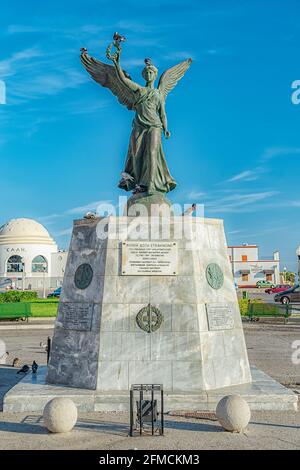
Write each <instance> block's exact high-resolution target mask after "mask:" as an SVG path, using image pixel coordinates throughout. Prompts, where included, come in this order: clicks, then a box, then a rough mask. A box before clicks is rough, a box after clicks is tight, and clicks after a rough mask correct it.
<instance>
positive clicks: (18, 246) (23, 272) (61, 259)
mask: <svg viewBox="0 0 300 470" xmlns="http://www.w3.org/2000/svg"><path fill="white" fill-rule="evenodd" d="M66 260H67V252H65V251H59V250H58V247H57V244H56V242H55V241H54V240H53V238H52V237H51V236H50V234H49V232H48V231H47V230H46V228H45V227H44V226H43V225H41V224H40V223H39V222H36V221H35V220H32V219H12V220H10V221H9V222H7V223H6V224H4V225H2V227H0V285H1V284H2V283H3V282H6V281H7V280H11V282H12V284H13V285H15V286H16V287H18V288H22V289H28V288H29V289H30V288H31V289H37V290H40V289H44V288H46V289H50V288H56V287H59V286H61V285H62V281H63V276H64V269H65V265H66Z"/></svg>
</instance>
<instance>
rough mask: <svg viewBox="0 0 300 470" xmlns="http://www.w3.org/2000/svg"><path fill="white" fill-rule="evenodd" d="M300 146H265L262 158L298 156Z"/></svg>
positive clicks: (264, 159)
mask: <svg viewBox="0 0 300 470" xmlns="http://www.w3.org/2000/svg"><path fill="white" fill-rule="evenodd" d="M299 155H300V147H269V148H267V149H266V150H265V151H264V153H263V155H262V160H263V161H266V160H271V159H272V158H276V157H287V156H299Z"/></svg>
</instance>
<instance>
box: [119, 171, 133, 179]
mask: <svg viewBox="0 0 300 470" xmlns="http://www.w3.org/2000/svg"><path fill="white" fill-rule="evenodd" d="M121 177H122V180H125V181H133V180H134V178H133V176H131V175H130V174H129V173H126V172H125V171H122V173H121Z"/></svg>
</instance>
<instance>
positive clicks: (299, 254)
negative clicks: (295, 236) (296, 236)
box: [296, 246, 300, 280]
mask: <svg viewBox="0 0 300 470" xmlns="http://www.w3.org/2000/svg"><path fill="white" fill-rule="evenodd" d="M296 255H297V258H298V280H300V246H298V248H297V250H296Z"/></svg>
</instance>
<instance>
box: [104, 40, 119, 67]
mask: <svg viewBox="0 0 300 470" xmlns="http://www.w3.org/2000/svg"><path fill="white" fill-rule="evenodd" d="M113 45H114V46H116V45H115V44H113V43H111V44H110V45H109V46H108V48H107V49H106V57H107V59H108V60H111V61H112V62H113V63H114V64H118V63H119V60H120V54H121V48H120V47H117V50H116V51H115V52H114V53H113V54H111V48H112V46H113Z"/></svg>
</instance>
